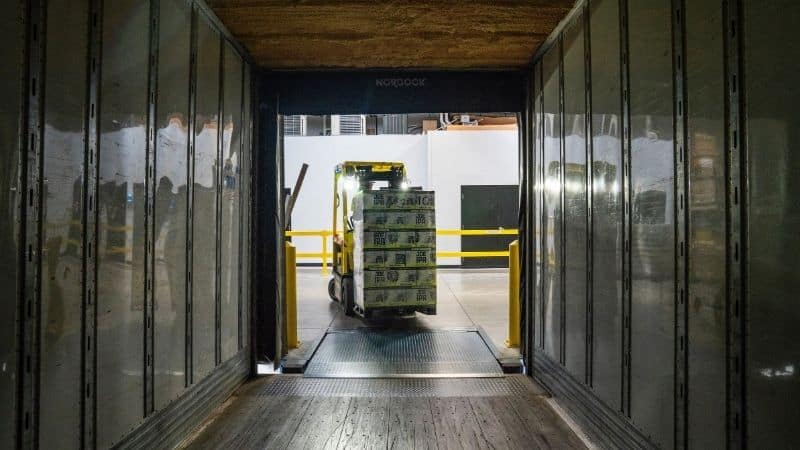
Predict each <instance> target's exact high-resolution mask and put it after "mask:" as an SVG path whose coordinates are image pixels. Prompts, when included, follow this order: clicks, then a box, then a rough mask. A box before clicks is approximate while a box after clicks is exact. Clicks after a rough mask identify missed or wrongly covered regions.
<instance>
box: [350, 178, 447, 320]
mask: <svg viewBox="0 0 800 450" xmlns="http://www.w3.org/2000/svg"><path fill="white" fill-rule="evenodd" d="M352 217H353V230H354V233H355V234H354V243H355V247H354V249H353V260H354V261H353V265H354V267H353V268H354V271H353V273H354V291H355V292H354V293H355V306H356V310H357V311H358V312H359V313H361V314H362V315H369V313H370V312H371V311H375V310H378V309H394V310H404V311H407V312H411V311H421V312H424V313H426V314H435V313H436V209H435V205H434V193H433V192H432V191H421V190H396V189H383V190H379V191H366V192H361V193H359V194H358V195H357V196H356V197H355V199H354V200H353V216H352Z"/></svg>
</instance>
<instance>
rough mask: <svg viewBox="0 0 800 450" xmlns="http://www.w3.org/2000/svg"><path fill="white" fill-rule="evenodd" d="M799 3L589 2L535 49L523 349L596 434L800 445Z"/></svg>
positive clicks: (685, 442) (616, 440)
mask: <svg viewBox="0 0 800 450" xmlns="http://www.w3.org/2000/svg"><path fill="white" fill-rule="evenodd" d="M799 9H800V8H798V6H797V5H795V4H794V3H792V2H777V3H776V4H775V5H772V4H770V5H768V6H765V5H763V4H762V3H761V2H755V1H748V0H745V1H741V2H739V1H735V0H732V1H710V0H703V1H691V2H689V1H682V0H674V1H672V2H660V3H657V4H656V3H648V2H640V1H633V0H628V1H626V0H588V1H582V2H578V4H577V5H576V7H575V9H574V10H573V13H572V14H571V15H570V16H569V17H568V18H567V19H565V20H564V21H563V22H562V25H561V26H560V27H559V28H558V29H557V30H556V32H555V33H554V34H553V35H551V37H550V38H549V39H548V42H547V44H545V46H544V47H543V48H542V49H540V50H539V52H538V53H537V55H536V57H535V58H534V61H533V64H532V65H531V70H530V72H529V78H530V79H531V80H532V81H533V85H534V88H533V91H532V92H531V93H530V94H529V96H528V99H527V102H528V103H529V104H530V108H532V109H533V110H534V114H533V117H531V118H530V121H531V124H530V126H532V127H533V129H535V130H536V131H538V133H534V134H533V136H534V142H533V144H532V145H531V149H532V151H533V152H534V154H533V155H529V156H528V157H527V159H526V160H527V161H530V162H529V165H530V166H531V170H532V172H533V173H534V177H535V181H534V185H535V186H536V191H537V192H535V193H534V194H532V195H531V196H530V197H529V198H530V201H531V202H532V204H530V203H529V204H528V205H526V206H527V207H526V208H525V209H524V210H525V211H527V212H528V214H531V215H532V216H531V219H530V220H528V221H523V223H530V224H532V225H533V226H534V229H533V230H529V231H527V232H526V233H528V234H530V235H532V236H537V239H536V240H532V241H530V243H528V244H527V245H530V246H532V248H531V250H530V251H529V252H522V254H523V255H532V256H531V258H534V261H529V263H534V267H535V268H536V270H534V271H533V273H534V276H535V277H537V279H536V280H533V281H532V282H531V283H530V285H533V286H539V288H537V289H534V290H533V299H532V301H533V305H532V307H529V308H527V309H526V314H527V317H526V322H532V323H534V325H535V328H536V329H535V330H534V332H533V333H531V336H529V337H528V339H529V340H530V342H528V343H527V344H526V345H527V347H526V348H529V349H533V351H534V355H527V358H528V360H530V361H533V367H532V368H531V371H532V374H533V376H534V377H535V378H537V379H539V380H540V381H542V382H543V383H544V384H545V385H546V386H547V387H548V388H549V389H550V390H551V391H552V392H553V393H554V394H555V397H556V399H557V401H559V402H561V403H562V404H564V405H565V406H566V407H567V409H568V410H569V411H570V412H571V413H572V414H573V415H574V416H575V417H576V418H577V419H578V421H579V422H580V423H581V424H583V425H584V426H585V427H586V428H587V429H588V430H590V434H592V435H593V436H594V437H595V438H596V439H597V442H599V443H601V445H604V446H610V447H618V446H623V447H625V446H636V447H641V446H656V447H663V448H672V447H676V448H683V447H687V446H688V447H697V448H720V447H726V446H727V447H729V448H741V447H743V446H748V447H752V448H764V447H769V448H792V447H794V446H796V442H797V437H796V433H794V431H793V426H792V424H797V423H798V421H800V417H798V415H797V414H798V413H797V408H796V405H795V404H794V400H793V399H794V398H796V397H797V392H798V386H800V383H798V381H797V380H798V378H797V376H796V373H797V372H796V371H797V357H796V356H797V354H799V353H800V352H798V350H797V345H796V344H794V342H796V341H797V340H798V336H797V327H796V326H794V325H789V324H790V323H791V324H796V323H797V322H798V320H800V308H798V307H796V305H797V302H796V301H794V297H796V296H795V295H794V292H796V291H797V290H798V288H799V287H800V286H798V281H797V280H798V271H797V268H796V259H797V258H796V254H797V253H798V250H800V249H798V247H797V242H798V241H797V234H796V232H795V230H796V229H797V225H798V217H800V214H798V211H800V210H798V208H797V207H795V206H794V205H795V204H796V203H797V202H796V201H793V199H794V197H795V196H796V195H797V193H798V192H799V189H798V188H800V185H798V183H797V182H796V180H797V178H798V177H797V174H798V173H800V166H798V160H800V159H798V157H797V154H798V152H797V151H794V150H796V149H795V148H794V147H796V144H795V142H796V141H798V139H797V136H795V135H796V134H797V133H795V131H794V130H796V129H798V128H800V126H798V125H797V124H794V125H793V120H794V118H795V117H796V114H795V112H794V110H795V109H796V108H793V107H792V105H793V104H794V103H795V102H796V100H797V97H798V91H797V87H796V80H795V79H794V78H795V77H794V76H793V75H792V74H793V73H796V72H797V70H798V68H797V67H796V66H797V58H796V57H794V56H789V55H790V54H791V55H794V53H797V52H796V50H797V48H796V47H797V45H795V42H796V39H795V38H794V35H793V30H792V27H791V25H790V23H792V21H796V19H797V17H798V14H800V10H799ZM576 23H584V24H585V28H583V30H585V32H587V33H588V36H586V39H585V40H584V41H583V42H585V43H586V45H587V46H588V52H587V55H586V58H585V64H586V65H583V64H581V63H582V62H584V60H581V59H580V58H578V57H576V56H575V55H573V54H572V53H573V50H572V48H573V47H575V46H576V42H577V41H578V40H576V38H575V34H576V33H577V30H578V28H576ZM778 48H780V49H781V50H780V51H779V50H778ZM581 79H585V80H586V83H585V89H583V88H582V86H580V84H581V83H580V81H579V80H581ZM576 80H578V81H576ZM559 83H560V86H561V92H562V94H561V95H563V97H562V102H561V103H559V102H558V101H557V99H558V95H559ZM582 90H583V91H585V94H581V93H580V92H576V91H582ZM583 95H585V96H586V98H587V99H588V101H587V102H586V103H585V106H586V108H587V109H586V111H588V114H589V121H588V126H589V128H588V131H587V132H586V133H583V132H582V131H581V130H582V128H581V127H582V125H583V124H582V123H581V121H580V118H579V116H580V114H581V111H582V109H581V108H582V107H583V104H581V102H580V99H581V98H582V96H583ZM576 114H577V116H576ZM576 117H577V118H576ZM559 120H562V121H563V123H562V124H560V125H559V123H558V121H559ZM561 147H563V150H564V151H563V152H562V153H561V154H560V155H559V151H558V149H559V148H561ZM578 148H581V149H585V150H586V153H585V156H586V158H587V160H586V167H590V168H591V171H590V172H588V173H587V172H586V171H585V169H584V168H583V165H582V163H583V160H582V159H581V158H582V156H583V155H581V154H579V152H578V151H576V149H578ZM540 161H541V162H540ZM587 179H589V180H590V181H589V182H588V187H589V191H588V193H589V195H587V196H582V191H581V188H582V186H584V183H585V182H586V180H587ZM560 201H562V203H559V202H560ZM559 206H563V210H559ZM587 215H588V221H587V222H584V221H582V220H579V219H580V218H584V217H587ZM584 225H586V226H588V236H589V237H590V239H588V240H587V234H585V233H584V232H582V230H583V228H581V227H583V226H584ZM584 248H586V249H587V251H586V252H585V254H584V255H585V256H583V255H582V252H581V251H580V250H581V249H584ZM540 249H541V250H540ZM576 259H577V260H576ZM560 267H561V268H562V269H563V271H559V268H560ZM559 276H563V277H564V279H563V282H562V283H559V279H558V277H559ZM584 276H585V277H586V278H585V279H584ZM584 280H588V281H586V283H588V284H586V285H587V286H589V288H590V289H589V291H588V292H584V291H583V290H582V289H581V286H582V285H583V283H584V282H585V281H584ZM560 288H561V289H563V290H561V291H559V289H560ZM584 305H585V313H584V309H583V308H584ZM560 308H565V310H564V311H563V314H562V315H561V316H559V314H558V311H559V309H560ZM583 314H586V315H587V316H588V317H587V320H585V321H582V320H581V318H582V317H583ZM559 319H563V320H559ZM581 324H585V328H584V329H577V330H576V329H575V327H580V326H581ZM562 337H563V338H565V339H564V340H563V341H560V340H559V339H560V338H562ZM584 339H585V341H584ZM589 350H591V351H589ZM583 360H585V361H586V365H585V366H584V365H582V364H581V361H583ZM587 369H588V370H587Z"/></svg>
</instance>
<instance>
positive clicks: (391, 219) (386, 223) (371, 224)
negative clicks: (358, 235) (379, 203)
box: [363, 209, 436, 231]
mask: <svg viewBox="0 0 800 450" xmlns="http://www.w3.org/2000/svg"><path fill="white" fill-rule="evenodd" d="M363 222H364V231H375V230H392V229H395V230H397V229H407V230H408V229H417V230H434V229H436V212H435V211H434V210H432V209H429V210H418V211H364V212H363Z"/></svg>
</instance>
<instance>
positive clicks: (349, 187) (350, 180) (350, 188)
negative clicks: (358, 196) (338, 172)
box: [342, 177, 358, 196]
mask: <svg viewBox="0 0 800 450" xmlns="http://www.w3.org/2000/svg"><path fill="white" fill-rule="evenodd" d="M356 186H358V183H356V179H355V177H345V178H344V179H343V180H342V187H343V188H344V190H345V191H347V193H348V194H349V195H351V196H352V195H353V194H354V193H355V192H356Z"/></svg>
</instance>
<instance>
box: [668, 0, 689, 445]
mask: <svg viewBox="0 0 800 450" xmlns="http://www.w3.org/2000/svg"><path fill="white" fill-rule="evenodd" d="M684 1H685V0H672V9H673V11H674V14H673V17H674V20H673V22H672V55H673V78H672V79H673V88H674V89H673V93H674V99H673V102H674V103H673V107H674V111H675V117H674V127H675V128H674V141H675V142H674V176H675V194H676V195H677V196H678V204H677V207H676V208H675V211H674V214H675V241H676V244H675V245H676V250H677V251H676V252H675V286H676V292H675V294H674V295H675V298H676V304H677V307H676V310H675V340H676V342H678V343H679V345H678V346H677V351H676V353H675V375H674V376H675V380H674V383H675V392H674V401H675V408H674V424H675V425H674V426H675V428H674V440H675V447H676V448H686V447H687V446H688V401H687V399H686V396H685V392H684V386H685V385H686V383H687V380H688V361H689V360H688V352H687V347H688V346H689V345H690V344H691V343H690V341H689V340H688V339H687V338H686V337H687V330H688V305H687V304H686V303H685V302H684V301H683V295H684V291H685V290H688V267H689V264H688V257H689V255H688V253H687V252H686V239H687V238H688V234H689V225H688V224H689V216H688V212H687V210H686V204H685V201H686V200H685V199H686V192H687V189H688V176H687V173H688V170H687V167H686V161H685V159H684V158H683V148H684V147H686V148H688V147H687V146H688V142H687V135H686V117H685V113H684V111H685V109H686V108H685V105H686V88H685V80H686V70H685V68H684V65H683V55H684V53H685V51H686V44H685V39H684V38H685V35H686V30H685V26H684V24H683V21H682V20H681V16H682V9H683V2H684ZM688 150H689V151H691V148H688Z"/></svg>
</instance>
